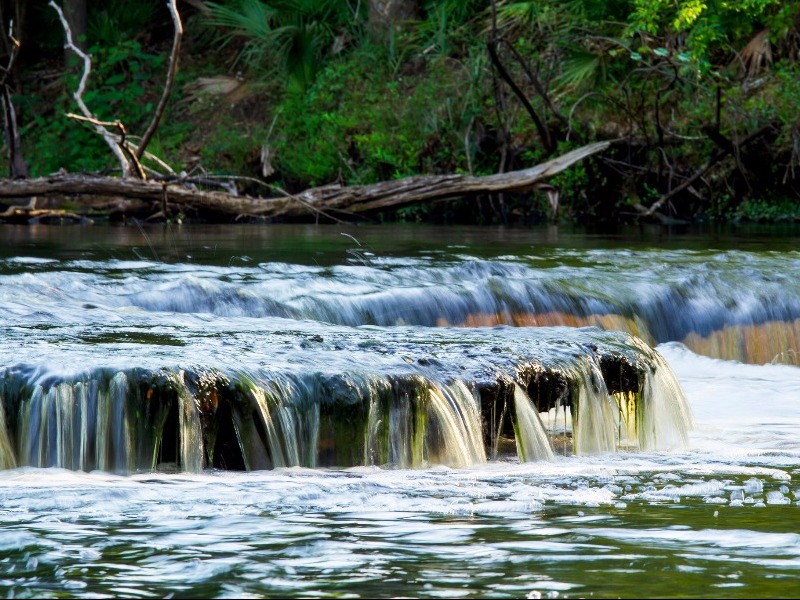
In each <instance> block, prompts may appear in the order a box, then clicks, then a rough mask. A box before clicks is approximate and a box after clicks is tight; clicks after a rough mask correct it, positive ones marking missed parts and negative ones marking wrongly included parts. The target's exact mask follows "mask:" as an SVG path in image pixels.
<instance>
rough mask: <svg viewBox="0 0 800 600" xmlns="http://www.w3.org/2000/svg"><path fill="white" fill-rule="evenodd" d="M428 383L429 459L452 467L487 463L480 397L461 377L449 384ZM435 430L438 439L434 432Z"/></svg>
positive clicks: (427, 438) (427, 437)
mask: <svg viewBox="0 0 800 600" xmlns="http://www.w3.org/2000/svg"><path fill="white" fill-rule="evenodd" d="M428 383H429V388H428V399H429V404H428V406H429V408H428V427H429V428H430V429H431V430H432V431H431V432H428V434H427V436H426V441H427V444H426V446H427V448H428V456H429V457H430V458H429V460H431V461H432V462H435V463H438V464H443V465H448V466H451V467H469V466H472V465H476V464H480V463H485V462H486V450H485V448H484V447H483V440H482V438H481V413H480V401H479V400H478V398H476V397H475V396H474V395H473V394H472V392H470V391H469V388H467V386H466V385H464V382H462V381H459V380H456V381H454V382H452V383H450V384H449V385H439V384H436V383H434V382H428ZM434 430H435V431H436V434H434V435H435V436H436V437H435V438H434V435H431V434H432V433H433V431H434Z"/></svg>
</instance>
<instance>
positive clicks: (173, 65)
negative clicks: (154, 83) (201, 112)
mask: <svg viewBox="0 0 800 600" xmlns="http://www.w3.org/2000/svg"><path fill="white" fill-rule="evenodd" d="M51 1H52V0H51ZM167 8H169V13H170V15H172V22H173V23H174V24H175V36H174V37H173V40H172V52H170V55H169V69H168V70H167V82H166V83H165V84H164V92H163V93H162V94H161V99H160V100H159V101H158V106H157V107H156V112H155V113H154V114H153V120H152V121H151V122H150V125H149V126H148V128H147V130H146V131H145V132H144V135H143V136H142V139H141V141H140V142H139V148H138V149H137V150H136V158H137V159H138V160H141V158H142V156H144V152H145V150H147V145H148V144H149V143H150V140H151V139H152V137H153V135H154V134H155V132H156V129H157V128H158V124H159V122H160V121H161V117H162V116H163V114H164V109H165V108H166V106H167V101H168V100H169V95H170V93H171V92H172V86H173V85H174V83H175V74H176V73H177V72H178V54H179V53H180V50H181V38H183V23H181V16H180V14H178V6H177V0H167Z"/></svg>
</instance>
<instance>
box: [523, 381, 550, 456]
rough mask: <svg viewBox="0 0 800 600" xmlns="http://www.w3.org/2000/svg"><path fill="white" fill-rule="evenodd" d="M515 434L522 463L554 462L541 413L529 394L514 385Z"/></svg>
mask: <svg viewBox="0 0 800 600" xmlns="http://www.w3.org/2000/svg"><path fill="white" fill-rule="evenodd" d="M514 412H515V414H516V422H515V423H514V434H515V437H516V440H517V454H518V456H519V460H520V461H521V462H532V461H536V460H552V459H553V458H555V454H554V453H553V448H552V446H551V445H550V439H549V438H548V437H547V432H546V431H545V429H544V425H543V424H542V420H541V418H540V417H539V413H538V411H537V410H536V407H534V405H533V402H531V399H530V397H529V396H528V394H527V392H525V390H524V389H522V386H520V385H519V384H518V383H516V382H515V383H514Z"/></svg>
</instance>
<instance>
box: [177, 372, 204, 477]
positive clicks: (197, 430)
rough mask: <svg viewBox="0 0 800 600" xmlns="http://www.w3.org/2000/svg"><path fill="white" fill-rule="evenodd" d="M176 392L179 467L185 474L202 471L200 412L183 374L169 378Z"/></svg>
mask: <svg viewBox="0 0 800 600" xmlns="http://www.w3.org/2000/svg"><path fill="white" fill-rule="evenodd" d="M171 380H172V382H173V383H174V384H175V387H176V390H177V392H178V421H179V435H180V448H181V452H180V467H181V470H182V471H185V472H187V473H199V472H200V471H202V470H203V430H202V425H201V423H200V411H199V410H198V408H197V402H196V401H195V398H194V396H192V394H191V393H190V392H189V389H188V388H187V387H186V383H185V379H184V372H183V371H180V372H179V373H178V374H176V375H173V376H172V377H171Z"/></svg>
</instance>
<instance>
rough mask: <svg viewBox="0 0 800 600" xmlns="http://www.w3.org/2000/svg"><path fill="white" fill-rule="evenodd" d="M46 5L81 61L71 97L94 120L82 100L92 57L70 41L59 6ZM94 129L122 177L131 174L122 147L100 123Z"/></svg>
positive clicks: (52, 0) (70, 33)
mask: <svg viewBox="0 0 800 600" xmlns="http://www.w3.org/2000/svg"><path fill="white" fill-rule="evenodd" d="M48 6H51V7H52V8H53V10H55V11H56V12H57V13H58V18H59V19H60V20H61V26H62V27H63V28H64V37H65V39H66V42H65V43H64V47H65V48H67V49H69V50H72V52H74V53H75V54H76V55H77V56H78V57H80V59H81V60H82V61H83V74H82V75H81V79H80V83H79V84H78V89H76V90H75V92H74V93H73V94H72V97H73V98H75V102H76V103H77V104H78V108H79V109H80V111H81V112H82V113H83V115H84V116H85V117H86V118H87V119H90V120H94V121H96V120H97V118H96V117H95V116H94V114H93V113H92V111H90V110H89V107H88V106H86V103H85V102H84V101H83V93H84V92H85V91H86V82H87V81H88V80H89V74H90V73H91V72H92V59H91V58H90V57H89V55H88V54H86V53H85V52H84V51H83V50H81V49H80V48H78V47H77V46H76V45H75V44H74V43H73V41H72V30H71V29H70V26H69V23H68V22H67V19H66V17H65V16H64V12H63V11H62V10H61V7H60V6H59V5H58V4H56V3H55V1H54V0H50V2H49V3H48ZM93 126H94V130H95V131H96V132H97V133H98V134H99V135H100V136H102V138H103V139H104V140H105V142H106V144H108V147H109V148H110V149H111V152H113V153H114V156H116V157H117V160H118V161H119V165H120V168H121V170H122V176H123V177H130V175H131V166H130V163H129V162H128V159H127V158H126V157H125V153H124V152H123V150H122V148H120V146H119V144H117V142H116V140H114V137H113V136H112V135H111V133H110V132H109V131H108V130H107V129H106V128H105V127H103V126H101V125H93Z"/></svg>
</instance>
